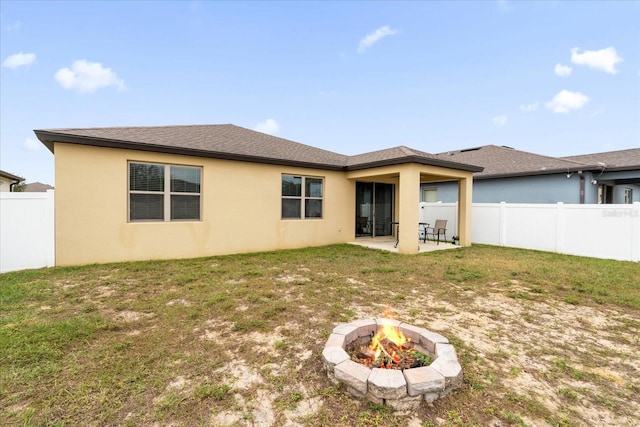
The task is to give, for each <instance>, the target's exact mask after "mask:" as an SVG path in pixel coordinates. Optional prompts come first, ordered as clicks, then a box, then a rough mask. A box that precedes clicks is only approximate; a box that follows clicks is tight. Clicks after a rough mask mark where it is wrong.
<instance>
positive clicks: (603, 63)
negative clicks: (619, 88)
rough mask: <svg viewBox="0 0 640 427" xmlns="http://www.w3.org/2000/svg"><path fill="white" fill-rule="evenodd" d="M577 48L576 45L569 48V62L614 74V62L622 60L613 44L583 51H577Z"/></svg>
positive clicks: (615, 71)
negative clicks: (604, 47)
mask: <svg viewBox="0 0 640 427" xmlns="http://www.w3.org/2000/svg"><path fill="white" fill-rule="evenodd" d="M578 50H579V48H577V47H574V48H573V49H571V62H573V63H574V64H578V65H586V66H588V67H591V68H595V69H597V70H602V71H604V72H606V73H609V74H616V73H617V72H618V70H616V64H617V63H619V62H622V61H623V59H622V58H621V57H619V56H618V52H616V49H615V48H614V47H613V46H612V47H608V48H606V49H600V50H585V51H584V52H583V53H578Z"/></svg>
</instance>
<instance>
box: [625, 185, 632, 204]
mask: <svg viewBox="0 0 640 427" xmlns="http://www.w3.org/2000/svg"><path fill="white" fill-rule="evenodd" d="M624 202H625V204H631V203H633V188H629V187H626V188H625V189H624Z"/></svg>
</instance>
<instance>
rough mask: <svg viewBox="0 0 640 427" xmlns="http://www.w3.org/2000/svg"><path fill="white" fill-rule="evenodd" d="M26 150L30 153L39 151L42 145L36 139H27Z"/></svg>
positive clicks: (25, 142)
mask: <svg viewBox="0 0 640 427" xmlns="http://www.w3.org/2000/svg"><path fill="white" fill-rule="evenodd" d="M24 148H26V149H27V150H28V151H38V150H40V148H42V144H40V143H39V142H38V141H36V140H34V139H31V138H27V139H26V140H25V141H24Z"/></svg>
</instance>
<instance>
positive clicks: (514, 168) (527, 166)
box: [437, 145, 597, 179]
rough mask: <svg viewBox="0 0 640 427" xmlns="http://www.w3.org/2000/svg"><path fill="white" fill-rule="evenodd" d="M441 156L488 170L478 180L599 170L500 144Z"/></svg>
mask: <svg viewBox="0 0 640 427" xmlns="http://www.w3.org/2000/svg"><path fill="white" fill-rule="evenodd" d="M437 156H438V157H441V158H446V159H451V160H452V161H458V162H463V163H469V164H472V165H478V166H484V171H482V172H478V173H476V174H474V177H475V178H477V179H483V178H494V177H498V176H528V175H544V174H549V173H558V172H565V173H566V172H574V171H577V170H581V169H589V168H596V167H597V166H595V165H589V164H587V163H584V162H578V161H575V160H571V159H566V158H564V159H563V158H557V157H549V156H542V155H539V154H534V153H528V152H526V151H520V150H515V149H513V148H510V147H501V146H497V145H485V146H482V147H475V148H468V149H464V150H457V151H449V152H446V153H439V154H437Z"/></svg>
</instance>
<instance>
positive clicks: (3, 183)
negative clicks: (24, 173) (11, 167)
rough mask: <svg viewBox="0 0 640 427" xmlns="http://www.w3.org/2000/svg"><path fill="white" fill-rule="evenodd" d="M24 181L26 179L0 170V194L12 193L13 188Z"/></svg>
mask: <svg viewBox="0 0 640 427" xmlns="http://www.w3.org/2000/svg"><path fill="white" fill-rule="evenodd" d="M22 181H24V178H22V177H20V176H17V175H13V174H10V173H9V172H5V171H3V170H0V192H5V193H7V192H11V191H13V186H14V185H16V184H19V183H20V182H22Z"/></svg>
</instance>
